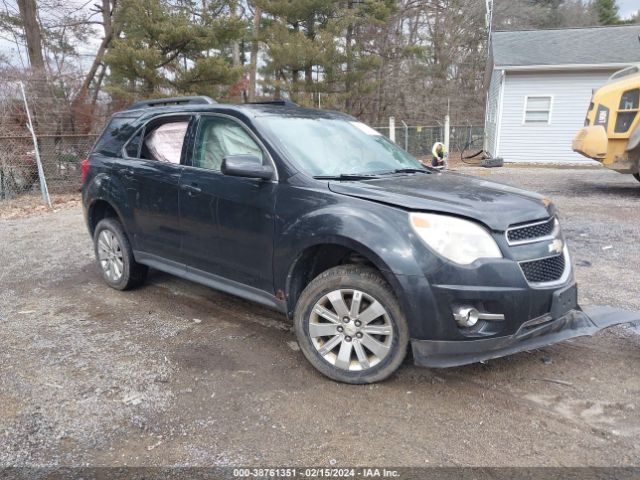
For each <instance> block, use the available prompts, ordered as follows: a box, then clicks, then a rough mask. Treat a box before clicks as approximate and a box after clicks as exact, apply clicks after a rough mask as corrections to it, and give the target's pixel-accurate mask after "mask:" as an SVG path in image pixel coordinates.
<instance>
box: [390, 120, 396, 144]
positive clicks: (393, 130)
mask: <svg viewBox="0 0 640 480" xmlns="http://www.w3.org/2000/svg"><path fill="white" fill-rule="evenodd" d="M389 140H391V141H392V142H393V143H396V117H389Z"/></svg>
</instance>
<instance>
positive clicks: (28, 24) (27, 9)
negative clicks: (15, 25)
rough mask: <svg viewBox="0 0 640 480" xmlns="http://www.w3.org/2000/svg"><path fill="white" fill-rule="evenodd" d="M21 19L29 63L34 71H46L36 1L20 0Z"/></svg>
mask: <svg viewBox="0 0 640 480" xmlns="http://www.w3.org/2000/svg"><path fill="white" fill-rule="evenodd" d="M18 9H19V10H20V18H21V19H22V23H23V26H24V35H25V37H26V39H27V51H28V53H29V63H30V64H31V68H32V69H34V70H41V71H44V67H45V65H44V56H43V54H42V33H41V32H40V24H39V23H38V7H37V6H36V0H18Z"/></svg>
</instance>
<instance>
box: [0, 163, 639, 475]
mask: <svg viewBox="0 0 640 480" xmlns="http://www.w3.org/2000/svg"><path fill="white" fill-rule="evenodd" d="M465 171H466V173H471V174H474V175H482V176H484V177H486V178H487V179H491V180H497V181H501V182H506V183H510V184H514V185H518V186H524V187H526V188H530V189H533V190H537V191H540V192H543V193H544V194H546V195H548V196H549V197H550V198H552V199H553V200H554V201H555V202H556V203H557V204H558V205H559V207H560V211H561V216H562V220H563V225H564V229H565V232H566V235H567V237H568V241H569V243H570V247H571V249H572V252H573V259H574V262H575V263H576V272H577V278H578V282H579V285H580V301H581V303H583V304H609V305H613V306H617V307H622V308H628V309H637V310H640V273H639V272H640V242H639V241H638V239H639V238H640V184H639V183H638V182H637V181H636V180H635V179H633V178H632V177H631V176H623V175H619V174H616V173H613V172H610V171H606V170H603V169H584V168H582V169H562V170H553V169H546V168H502V169H492V170H484V169H472V168H465ZM0 207H1V206H0ZM6 217H21V218H6ZM638 333H639V332H637V331H634V330H633V329H630V328H622V327H617V328H615V329H611V330H609V331H606V332H604V333H602V334H600V335H598V336H596V337H593V338H581V339H576V340H573V341H570V342H565V343H562V344H559V345H555V346H553V347H549V348H545V349H542V350H537V351H532V352H528V353H521V354H518V355H514V356H511V357H507V358H503V359H498V360H492V361H490V362H488V363H487V364H476V365H470V366H465V367H460V368H452V369H448V370H429V369H423V368H417V367H415V366H413V365H411V364H410V363H409V362H408V361H407V362H406V363H405V365H403V366H402V367H401V369H400V370H399V371H398V373H397V374H396V375H394V376H393V377H392V378H390V379H389V380H388V381H385V382H384V383H381V384H377V385H371V386H348V385H343V384H338V383H335V382H332V381H330V380H327V379H326V378H324V377H322V376H321V375H320V374H319V373H317V372H316V371H315V370H314V369H313V368H312V367H311V366H310V365H309V364H308V363H307V362H306V361H305V359H304V358H303V356H302V353H301V352H300V351H299V350H298V348H297V345H296V343H295V339H294V335H293V333H292V331H291V328H290V325H289V324H288V323H287V322H286V321H285V319H284V318H283V317H281V316H280V315H278V314H275V313H273V312H271V311H268V310H265V309H263V308H261V307H257V306H255V305H252V304H250V303H248V302H245V301H243V300H238V299H236V298H233V297H230V296H227V295H224V294H221V293H218V292H216V291H213V290H210V289H207V288H205V287H202V286H199V285H196V284H193V283H190V282H188V281H183V280H179V279H177V278H173V277H171V276H169V275H165V274H163V273H160V272H155V271H154V272H152V273H151V275H150V277H149V281H148V282H147V284H146V285H145V286H144V287H142V288H140V289H138V290H135V291H131V292H124V293H123V292H118V291H115V290H111V289H110V288H108V287H107V286H106V285H105V284H104V283H103V282H102V281H101V279H100V276H99V274H98V271H97V267H96V264H95V262H94V258H93V253H92V247H91V242H90V239H89V236H88V234H87V232H86V229H85V226H84V223H83V220H82V215H81V210H80V207H79V205H78V204H77V202H73V201H71V200H70V201H65V202H62V204H59V208H58V210H57V211H55V212H52V213H39V214H37V215H31V216H27V217H24V216H20V215H17V214H15V215H14V214H10V215H5V219H3V220H0V465H4V466H7V465H18V466H24V465H30V466H32V465H92V466H93V465H125V464H126V465H163V466H164V465H189V466H231V465H242V466H248V465H255V466H265V465H270V466H305V465H317V466H366V465H378V466H383V465H393V466H444V465H446V466H461V465H474V466H582V465H598V466H638V465H640V460H639V459H640V378H639V377H638V372H639V371H640V335H638Z"/></svg>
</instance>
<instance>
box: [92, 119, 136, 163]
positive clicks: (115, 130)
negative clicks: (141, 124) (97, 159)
mask: <svg viewBox="0 0 640 480" xmlns="http://www.w3.org/2000/svg"><path fill="white" fill-rule="evenodd" d="M134 121H135V118H130V117H115V118H112V119H111V121H110V122H109V124H108V125H107V126H106V128H105V129H104V132H102V135H101V136H100V138H99V139H98V141H97V142H96V145H95V147H93V153H99V154H101V155H105V156H107V157H119V156H120V152H121V151H122V147H123V146H124V144H125V143H126V142H127V140H129V138H130V137H131V135H133V132H134V131H135V130H136V127H137V125H134V124H133V123H134Z"/></svg>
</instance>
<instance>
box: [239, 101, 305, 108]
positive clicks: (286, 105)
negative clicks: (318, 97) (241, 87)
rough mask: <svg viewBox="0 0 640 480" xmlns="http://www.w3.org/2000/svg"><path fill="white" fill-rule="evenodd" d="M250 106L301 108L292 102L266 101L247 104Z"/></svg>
mask: <svg viewBox="0 0 640 480" xmlns="http://www.w3.org/2000/svg"><path fill="white" fill-rule="evenodd" d="M247 104H248V105H280V106H281V107H299V105H298V104H297V103H295V102H292V101H291V100H265V101H262V102H247Z"/></svg>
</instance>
